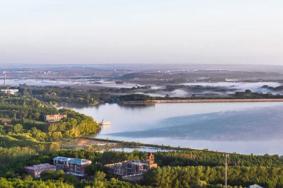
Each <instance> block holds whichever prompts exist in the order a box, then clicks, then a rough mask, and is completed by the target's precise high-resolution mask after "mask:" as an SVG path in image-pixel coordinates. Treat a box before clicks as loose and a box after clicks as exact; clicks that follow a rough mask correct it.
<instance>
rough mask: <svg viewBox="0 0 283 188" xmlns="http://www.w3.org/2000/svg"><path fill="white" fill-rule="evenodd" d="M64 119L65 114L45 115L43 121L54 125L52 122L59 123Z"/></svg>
mask: <svg viewBox="0 0 283 188" xmlns="http://www.w3.org/2000/svg"><path fill="white" fill-rule="evenodd" d="M64 118H67V115H65V114H53V115H46V116H45V121H47V122H49V123H54V122H58V121H61V120H62V119H64Z"/></svg>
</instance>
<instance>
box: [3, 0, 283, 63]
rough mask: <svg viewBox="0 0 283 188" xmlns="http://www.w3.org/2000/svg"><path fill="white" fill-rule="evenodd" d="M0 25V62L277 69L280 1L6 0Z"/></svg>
mask: <svg viewBox="0 0 283 188" xmlns="http://www.w3.org/2000/svg"><path fill="white" fill-rule="evenodd" d="M0 23H1V27H0V65H5V64H120V63H123V64H140V63H146V64H162V63H164V64H175V63H176V64H231V65H232V64H265V65H283V53H282V52H283V24H282V23H283V1H280V0H270V1H266V0H237V1H227V0H215V1H212V0H198V1H192V0H143V1H134V0H103V1H99V0H84V1H75V0H25V1H22V0H9V1H1V2H0Z"/></svg>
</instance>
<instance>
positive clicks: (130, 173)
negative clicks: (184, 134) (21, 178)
mask: <svg viewBox="0 0 283 188" xmlns="http://www.w3.org/2000/svg"><path fill="white" fill-rule="evenodd" d="M105 167H106V169H107V171H108V173H109V174H112V175H115V176H118V177H119V178H121V179H124V180H127V181H134V182H135V181H140V180H142V178H143V175H144V174H145V173H146V172H147V171H149V170H150V169H153V168H157V167H158V165H157V164H156V163H155V159H154V155H153V154H152V153H148V155H147V158H146V160H130V161H123V162H119V163H113V164H107V165H105Z"/></svg>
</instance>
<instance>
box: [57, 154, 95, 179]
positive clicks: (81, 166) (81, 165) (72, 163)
mask: <svg viewBox="0 0 283 188" xmlns="http://www.w3.org/2000/svg"><path fill="white" fill-rule="evenodd" d="M53 163H54V165H55V166H56V168H57V170H64V171H65V172H66V173H67V174H71V175H74V176H79V177H84V176H85V175H86V174H85V168H86V167H87V166H89V165H91V163H92V162H91V161H90V160H87V159H78V158H68V157H60V156H58V157H55V158H54V159H53Z"/></svg>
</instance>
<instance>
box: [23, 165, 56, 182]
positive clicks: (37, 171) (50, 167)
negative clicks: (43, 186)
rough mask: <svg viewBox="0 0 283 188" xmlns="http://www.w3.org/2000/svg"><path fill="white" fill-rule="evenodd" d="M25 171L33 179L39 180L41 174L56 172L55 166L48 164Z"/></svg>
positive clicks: (28, 167) (34, 166) (31, 167)
mask: <svg viewBox="0 0 283 188" xmlns="http://www.w3.org/2000/svg"><path fill="white" fill-rule="evenodd" d="M25 171H26V172H27V173H28V174H30V175H31V176H33V177H35V178H40V176H41V174H42V173H43V172H46V171H56V166H54V165H51V164H49V163H43V164H38V165H33V166H27V167H25Z"/></svg>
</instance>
